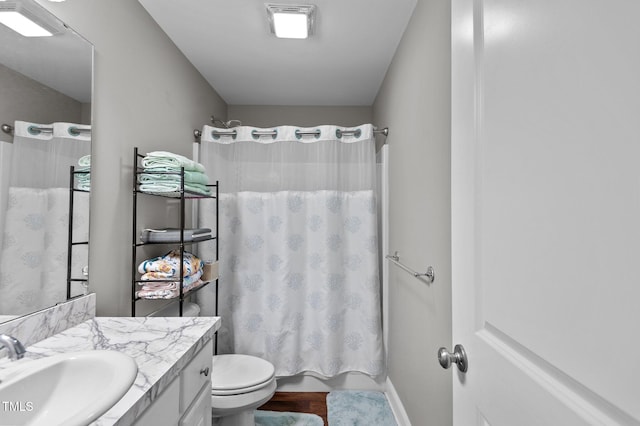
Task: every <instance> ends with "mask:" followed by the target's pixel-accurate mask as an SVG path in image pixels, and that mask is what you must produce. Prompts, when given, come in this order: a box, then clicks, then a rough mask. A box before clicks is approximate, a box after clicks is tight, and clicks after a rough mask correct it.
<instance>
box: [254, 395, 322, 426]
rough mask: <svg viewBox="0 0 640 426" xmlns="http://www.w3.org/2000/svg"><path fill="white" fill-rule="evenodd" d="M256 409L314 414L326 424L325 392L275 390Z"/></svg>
mask: <svg viewBox="0 0 640 426" xmlns="http://www.w3.org/2000/svg"><path fill="white" fill-rule="evenodd" d="M258 410H267V411H290V412H294V413H309V414H316V415H318V416H320V417H322V420H323V421H324V424H325V425H327V424H328V423H327V392H276V393H275V395H273V398H271V399H270V400H269V401H267V403H266V404H264V405H263V406H261V407H260V408H258Z"/></svg>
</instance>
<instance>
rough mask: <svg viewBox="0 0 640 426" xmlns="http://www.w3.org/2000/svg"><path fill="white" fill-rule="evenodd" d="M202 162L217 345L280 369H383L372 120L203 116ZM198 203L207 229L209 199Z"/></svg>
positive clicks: (283, 372) (202, 298)
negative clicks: (240, 121)
mask: <svg viewBox="0 0 640 426" xmlns="http://www.w3.org/2000/svg"><path fill="white" fill-rule="evenodd" d="M348 130H352V131H353V133H350V132H349V131H348ZM230 132H233V134H231V133H230ZM221 133H229V134H228V135H225V134H221ZM200 161H201V162H202V163H203V164H204V165H205V167H206V168H207V173H208V174H209V175H210V176H211V177H213V178H214V179H218V180H219V181H220V191H221V195H220V200H219V201H220V206H219V208H220V230H219V238H220V241H219V242H220V253H219V255H220V281H219V295H220V302H219V308H220V309H219V314H220V315H221V316H222V318H223V322H222V324H223V328H222V329H221V331H220V333H219V338H220V340H219V344H220V352H223V353H224V352H234V353H245V354H251V355H256V356H259V357H262V358H265V359H267V360H269V361H271V362H272V363H273V364H274V365H275V366H276V374H277V375H278V376H291V375H295V374H299V373H302V372H311V373H315V374H317V375H320V376H323V377H334V376H336V375H338V374H341V373H344V372H349V371H358V372H362V373H365V374H368V375H371V376H377V375H380V374H382V373H383V368H384V357H383V351H382V336H381V330H382V329H381V315H380V309H381V306H380V305H381V301H380V285H379V279H378V254H377V253H378V251H377V220H376V197H375V182H376V181H375V179H376V174H375V173H376V169H375V167H376V166H375V144H374V140H373V127H372V126H371V125H363V126H360V127H357V128H353V129H344V128H339V127H335V126H320V127H317V128H311V129H301V128H296V127H292V126H281V127H277V128H273V129H258V128H252V127H239V128H235V129H232V130H228V129H214V128H212V127H209V126H205V128H204V129H203V137H202V142H201V156H200ZM200 206H201V208H200V210H199V223H200V226H209V227H212V228H213V227H214V226H215V207H214V206H215V205H214V203H213V202H209V201H205V202H202V203H201V204H200ZM214 248H215V246H214V244H213V243H207V244H206V245H204V246H203V247H202V249H201V255H202V256H203V257H204V258H205V259H211V258H213V257H214V256H215V252H214ZM213 291H214V288H213V286H210V287H208V288H205V289H203V290H202V292H200V293H199V295H198V301H199V303H200V304H201V305H203V311H204V312H205V313H209V314H211V313H212V307H211V306H210V303H211V302H210V301H211V300H213V296H212V294H211V293H213Z"/></svg>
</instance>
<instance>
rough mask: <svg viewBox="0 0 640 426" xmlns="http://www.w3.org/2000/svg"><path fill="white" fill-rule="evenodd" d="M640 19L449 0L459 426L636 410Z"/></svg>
mask: <svg viewBox="0 0 640 426" xmlns="http://www.w3.org/2000/svg"><path fill="white" fill-rule="evenodd" d="M639 21H640V1H638V0H453V2H452V49H453V50H452V53H453V57H452V87H453V91H452V102H453V104H452V105H453V109H452V161H453V165H452V210H453V217H452V232H453V235H452V243H453V342H454V344H462V345H463V346H464V347H465V349H466V352H467V355H468V368H469V369H468V372H467V373H465V374H462V373H460V372H459V371H457V369H455V366H454V367H453V368H452V370H453V371H454V372H453V383H454V384H453V388H454V395H453V396H454V414H453V416H454V425H455V426H470V425H487V424H488V425H509V426H511V425H513V426H526V425H544V426H549V425H550V426H554V425H562V426H568V425H586V424H600V425H618V424H620V425H640V23H639ZM449 349H450V350H451V349H452V348H449ZM443 374H452V373H450V372H449V371H447V372H445V371H443Z"/></svg>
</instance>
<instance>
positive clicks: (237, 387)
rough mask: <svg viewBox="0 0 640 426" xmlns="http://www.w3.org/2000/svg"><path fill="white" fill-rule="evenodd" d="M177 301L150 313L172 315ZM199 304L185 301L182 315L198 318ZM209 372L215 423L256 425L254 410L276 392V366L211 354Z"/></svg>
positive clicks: (218, 425)
mask: <svg viewBox="0 0 640 426" xmlns="http://www.w3.org/2000/svg"><path fill="white" fill-rule="evenodd" d="M178 309H179V308H178V305H177V304H176V303H173V304H169V305H168V306H164V307H163V308H161V309H159V310H158V311H156V312H154V313H152V314H149V316H160V317H175V316H178V315H179V311H178ZM199 314H200V306H198V305H197V304H195V303H189V302H185V303H184V305H183V307H182V316H185V317H197V316H198V315H199ZM212 368H213V369H212V371H211V415H212V423H213V425H215V426H255V420H254V417H255V416H254V411H255V409H256V408H258V407H259V406H261V405H262V404H264V403H265V402H267V401H268V400H270V399H271V397H272V396H273V394H274V393H275V392H276V376H275V370H276V369H275V367H274V366H273V364H271V363H270V362H269V361H267V360H264V359H262V358H258V357H255V356H251V355H240V354H228V355H214V356H213V367H212Z"/></svg>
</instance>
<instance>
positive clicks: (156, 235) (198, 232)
mask: <svg viewBox="0 0 640 426" xmlns="http://www.w3.org/2000/svg"><path fill="white" fill-rule="evenodd" d="M181 235H182V236H183V238H184V241H185V242H193V243H195V242H198V241H206V240H210V239H211V238H213V234H212V233H211V229H210V228H187V229H184V230H180V229H177V228H162V229H149V228H147V229H143V230H142V232H140V241H142V242H143V243H179V242H180V236H181Z"/></svg>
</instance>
